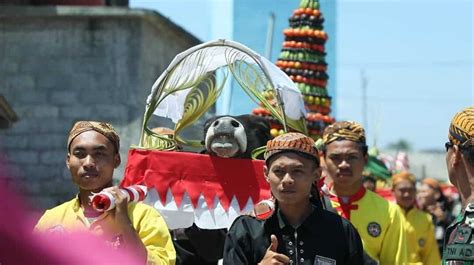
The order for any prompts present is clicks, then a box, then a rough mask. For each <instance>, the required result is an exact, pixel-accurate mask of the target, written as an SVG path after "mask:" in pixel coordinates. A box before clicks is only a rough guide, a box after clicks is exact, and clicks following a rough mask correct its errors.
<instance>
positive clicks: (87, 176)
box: [81, 172, 99, 179]
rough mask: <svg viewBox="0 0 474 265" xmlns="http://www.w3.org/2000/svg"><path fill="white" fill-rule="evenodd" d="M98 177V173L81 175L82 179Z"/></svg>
mask: <svg viewBox="0 0 474 265" xmlns="http://www.w3.org/2000/svg"><path fill="white" fill-rule="evenodd" d="M98 176H99V172H84V173H82V174H81V177H83V178H86V179H88V178H97V177H98Z"/></svg>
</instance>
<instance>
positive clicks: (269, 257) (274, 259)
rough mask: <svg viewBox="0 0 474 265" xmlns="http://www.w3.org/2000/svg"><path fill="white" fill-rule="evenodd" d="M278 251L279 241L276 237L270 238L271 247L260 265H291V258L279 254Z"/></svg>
mask: <svg viewBox="0 0 474 265" xmlns="http://www.w3.org/2000/svg"><path fill="white" fill-rule="evenodd" d="M277 249H278V239H277V237H276V236H275V235H271V236H270V246H269V247H268V249H267V252H266V253H265V256H264V257H263V259H262V261H260V263H259V265H267V264H272V265H276V264H278V265H283V264H290V258H288V257H287V256H285V255H283V254H279V253H278V252H277Z"/></svg>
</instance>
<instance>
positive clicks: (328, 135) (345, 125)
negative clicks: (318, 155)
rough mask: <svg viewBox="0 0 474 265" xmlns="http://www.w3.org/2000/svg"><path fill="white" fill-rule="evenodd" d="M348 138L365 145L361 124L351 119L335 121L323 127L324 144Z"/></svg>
mask: <svg viewBox="0 0 474 265" xmlns="http://www.w3.org/2000/svg"><path fill="white" fill-rule="evenodd" d="M339 140H349V141H353V142H356V143H361V144H364V145H365V131H364V128H362V126H361V125H360V124H358V123H356V122H353V121H339V122H335V123H333V124H331V125H329V126H328V127H326V129H324V133H323V138H322V143H323V145H324V146H327V145H328V144H330V143H332V142H334V141H339Z"/></svg>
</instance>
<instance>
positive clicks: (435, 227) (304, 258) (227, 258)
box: [0, 107, 474, 264]
mask: <svg viewBox="0 0 474 265" xmlns="http://www.w3.org/2000/svg"><path fill="white" fill-rule="evenodd" d="M316 146H317V145H316V144H315V142H314V141H313V140H312V139H311V138H309V137H307V136H305V135H303V134H300V133H287V134H283V135H280V136H277V137H276V138H274V139H272V140H270V141H268V143H267V145H266V149H265V154H264V158H265V166H264V176H265V178H266V180H267V182H268V183H269V186H270V190H271V194H272V197H273V200H274V203H275V209H274V211H273V214H272V215H270V216H269V217H268V218H266V219H259V218H256V217H255V216H254V215H252V214H249V215H244V216H240V217H238V218H237V219H236V220H235V221H234V223H233V225H232V226H231V228H230V229H229V231H228V233H227V236H226V240H225V246H224V253H223V261H222V262H223V263H224V264H440V263H442V264H473V260H474V244H471V242H474V241H473V239H474V238H472V234H473V233H472V231H473V228H474V107H468V108H465V109H464V110H462V111H460V112H459V113H457V114H456V115H455V116H454V117H453V119H452V121H451V124H450V125H449V133H448V142H447V143H446V144H445V147H446V165H447V168H448V174H449V179H450V181H451V183H452V184H453V185H455V187H456V188H457V189H458V191H459V195H460V199H461V204H460V205H461V210H460V213H459V214H457V213H454V212H453V209H452V207H453V205H452V203H451V202H450V201H449V200H447V199H446V197H445V196H444V195H443V192H442V190H441V188H440V184H439V183H438V181H436V180H434V179H430V178H427V179H424V180H423V181H422V182H421V183H417V180H416V178H415V176H414V175H413V174H411V173H409V172H398V173H396V174H394V175H393V176H392V181H391V182H392V191H393V195H394V197H395V200H396V203H392V202H389V201H387V200H385V199H384V198H382V197H381V196H379V195H377V194H376V192H374V191H372V190H371V189H369V188H366V186H365V185H363V182H364V183H365V182H366V181H365V180H366V179H364V177H363V170H364V165H365V164H366V163H367V159H368V155H367V149H368V147H367V144H366V138H365V132H364V128H362V126H361V125H359V124H358V123H356V122H352V121H341V122H336V123H334V124H332V125H330V126H328V127H327V128H326V129H325V130H324V133H323V137H322V143H321V144H319V145H318V148H317V147H316ZM119 149H120V140H119V136H118V134H117V133H116V131H115V130H114V128H113V127H112V125H110V124H108V123H105V122H94V121H81V122H77V123H76V124H75V125H74V126H73V128H72V129H71V131H70V133H69V138H68V142H67V150H68V152H67V159H66V165H67V167H68V169H69V171H70V174H71V178H72V181H73V183H74V184H75V185H76V186H77V188H78V194H77V196H76V197H74V198H72V200H70V201H68V202H65V203H63V204H61V205H59V206H57V207H54V208H53V209H50V210H47V211H46V212H45V213H44V214H43V216H42V217H41V218H40V219H39V221H38V222H37V225H36V227H35V234H44V233H46V234H55V235H57V234H67V233H68V232H70V231H78V230H79V231H88V232H90V233H92V234H94V235H98V236H99V237H100V238H103V239H104V241H106V242H107V247H108V248H112V249H116V250H117V251H120V250H122V249H123V250H127V251H129V253H132V255H133V256H134V258H135V259H136V260H138V263H139V264H175V263H176V260H177V257H176V252H175V249H174V246H173V240H172V237H171V236H170V233H169V231H168V229H167V225H166V223H165V221H164V219H163V217H162V216H161V215H160V214H159V213H158V211H156V210H155V209H154V208H153V207H151V206H148V205H146V204H144V203H128V202H127V200H126V197H125V195H124V194H123V193H122V192H121V191H120V190H119V189H118V187H116V186H113V184H112V177H113V173H114V169H115V168H117V167H118V166H119V165H120V163H121V158H120V155H119ZM242 173H243V174H244V173H245V172H242ZM321 177H323V178H324V182H325V186H326V188H325V189H324V191H323V190H322V189H320V185H317V183H320V181H319V180H320V179H321ZM104 189H105V190H107V191H108V192H109V194H111V196H113V197H114V201H115V208H114V209H113V210H111V211H107V212H104V213H101V212H97V211H95V210H94V209H93V208H92V206H91V202H90V197H91V195H93V194H94V193H98V192H100V191H102V190H104ZM178 260H179V259H178ZM0 261H1V260H0Z"/></svg>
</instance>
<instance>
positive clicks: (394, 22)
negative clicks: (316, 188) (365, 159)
mask: <svg viewBox="0 0 474 265" xmlns="http://www.w3.org/2000/svg"><path fill="white" fill-rule="evenodd" d="M237 1H238V0H237ZM255 1H259V0H255ZM226 2H227V3H228V2H230V1H229V0H213V1H212V0H211V1H209V0H208V1H204V4H203V2H201V1H197V0H195V1H192V0H187V1H185V0H131V1H130V6H131V7H141V8H150V9H156V10H160V11H161V13H163V14H164V15H165V16H168V17H170V19H171V20H173V21H174V22H175V23H177V24H178V25H180V26H182V27H183V28H185V29H186V30H188V31H189V32H191V33H193V34H195V35H196V36H197V37H198V38H200V39H201V40H203V41H207V40H211V39H213V37H212V36H213V35H216V34H219V27H216V25H215V24H213V25H210V23H209V20H207V21H206V20H205V19H202V18H204V17H207V16H210V15H212V14H213V13H214V12H221V11H220V10H221V9H225V3H226ZM248 2H249V4H251V3H252V1H248ZM298 3H299V1H298V0H295V5H294V7H295V8H296V7H297V5H298ZM183 4H184V5H185V6H186V8H182V6H183ZM277 4H278V0H275V5H277ZM292 9H294V8H291V9H290V10H288V16H290V14H291V12H292ZM196 10H199V13H198V14H199V15H198V16H197V15H196ZM225 12H229V10H227V11H225ZM323 12H324V10H323ZM224 24H225V23H224ZM473 24H474V1H472V0H449V1H440V0H431V1H426V0H398V1H385V0H377V1H376V0H372V1H359V0H342V1H341V0H339V1H337V17H336V27H337V31H336V35H335V36H330V37H331V38H332V40H334V41H336V62H337V63H336V72H337V80H335V83H336V84H337V85H336V91H337V92H336V93H337V98H336V100H337V109H336V113H337V116H336V118H337V119H338V120H355V121H358V122H360V123H362V122H363V115H362V92H361V91H362V90H361V72H362V71H364V73H365V76H366V78H367V82H368V83H367V110H368V111H367V113H368V114H367V118H368V119H367V120H368V122H367V128H366V129H367V135H368V141H369V144H371V145H372V144H374V142H375V141H376V143H377V145H378V146H379V147H384V146H386V145H387V144H389V143H391V142H394V141H397V140H399V139H406V140H407V141H408V142H410V143H411V144H412V145H413V147H414V148H415V149H441V148H442V146H443V144H444V142H445V141H446V138H447V137H446V136H447V128H448V125H449V121H450V119H451V117H452V116H453V115H454V113H455V112H457V111H459V110H460V109H462V108H463V107H466V106H469V105H474V66H473V64H474V63H473V61H474V46H473V44H474V43H473V36H474V26H473ZM224 26H228V25H224ZM275 32H276V33H275V34H281V33H279V32H281V31H280V30H276V31H275ZM223 37H228V36H223ZM274 49H280V47H274Z"/></svg>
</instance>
